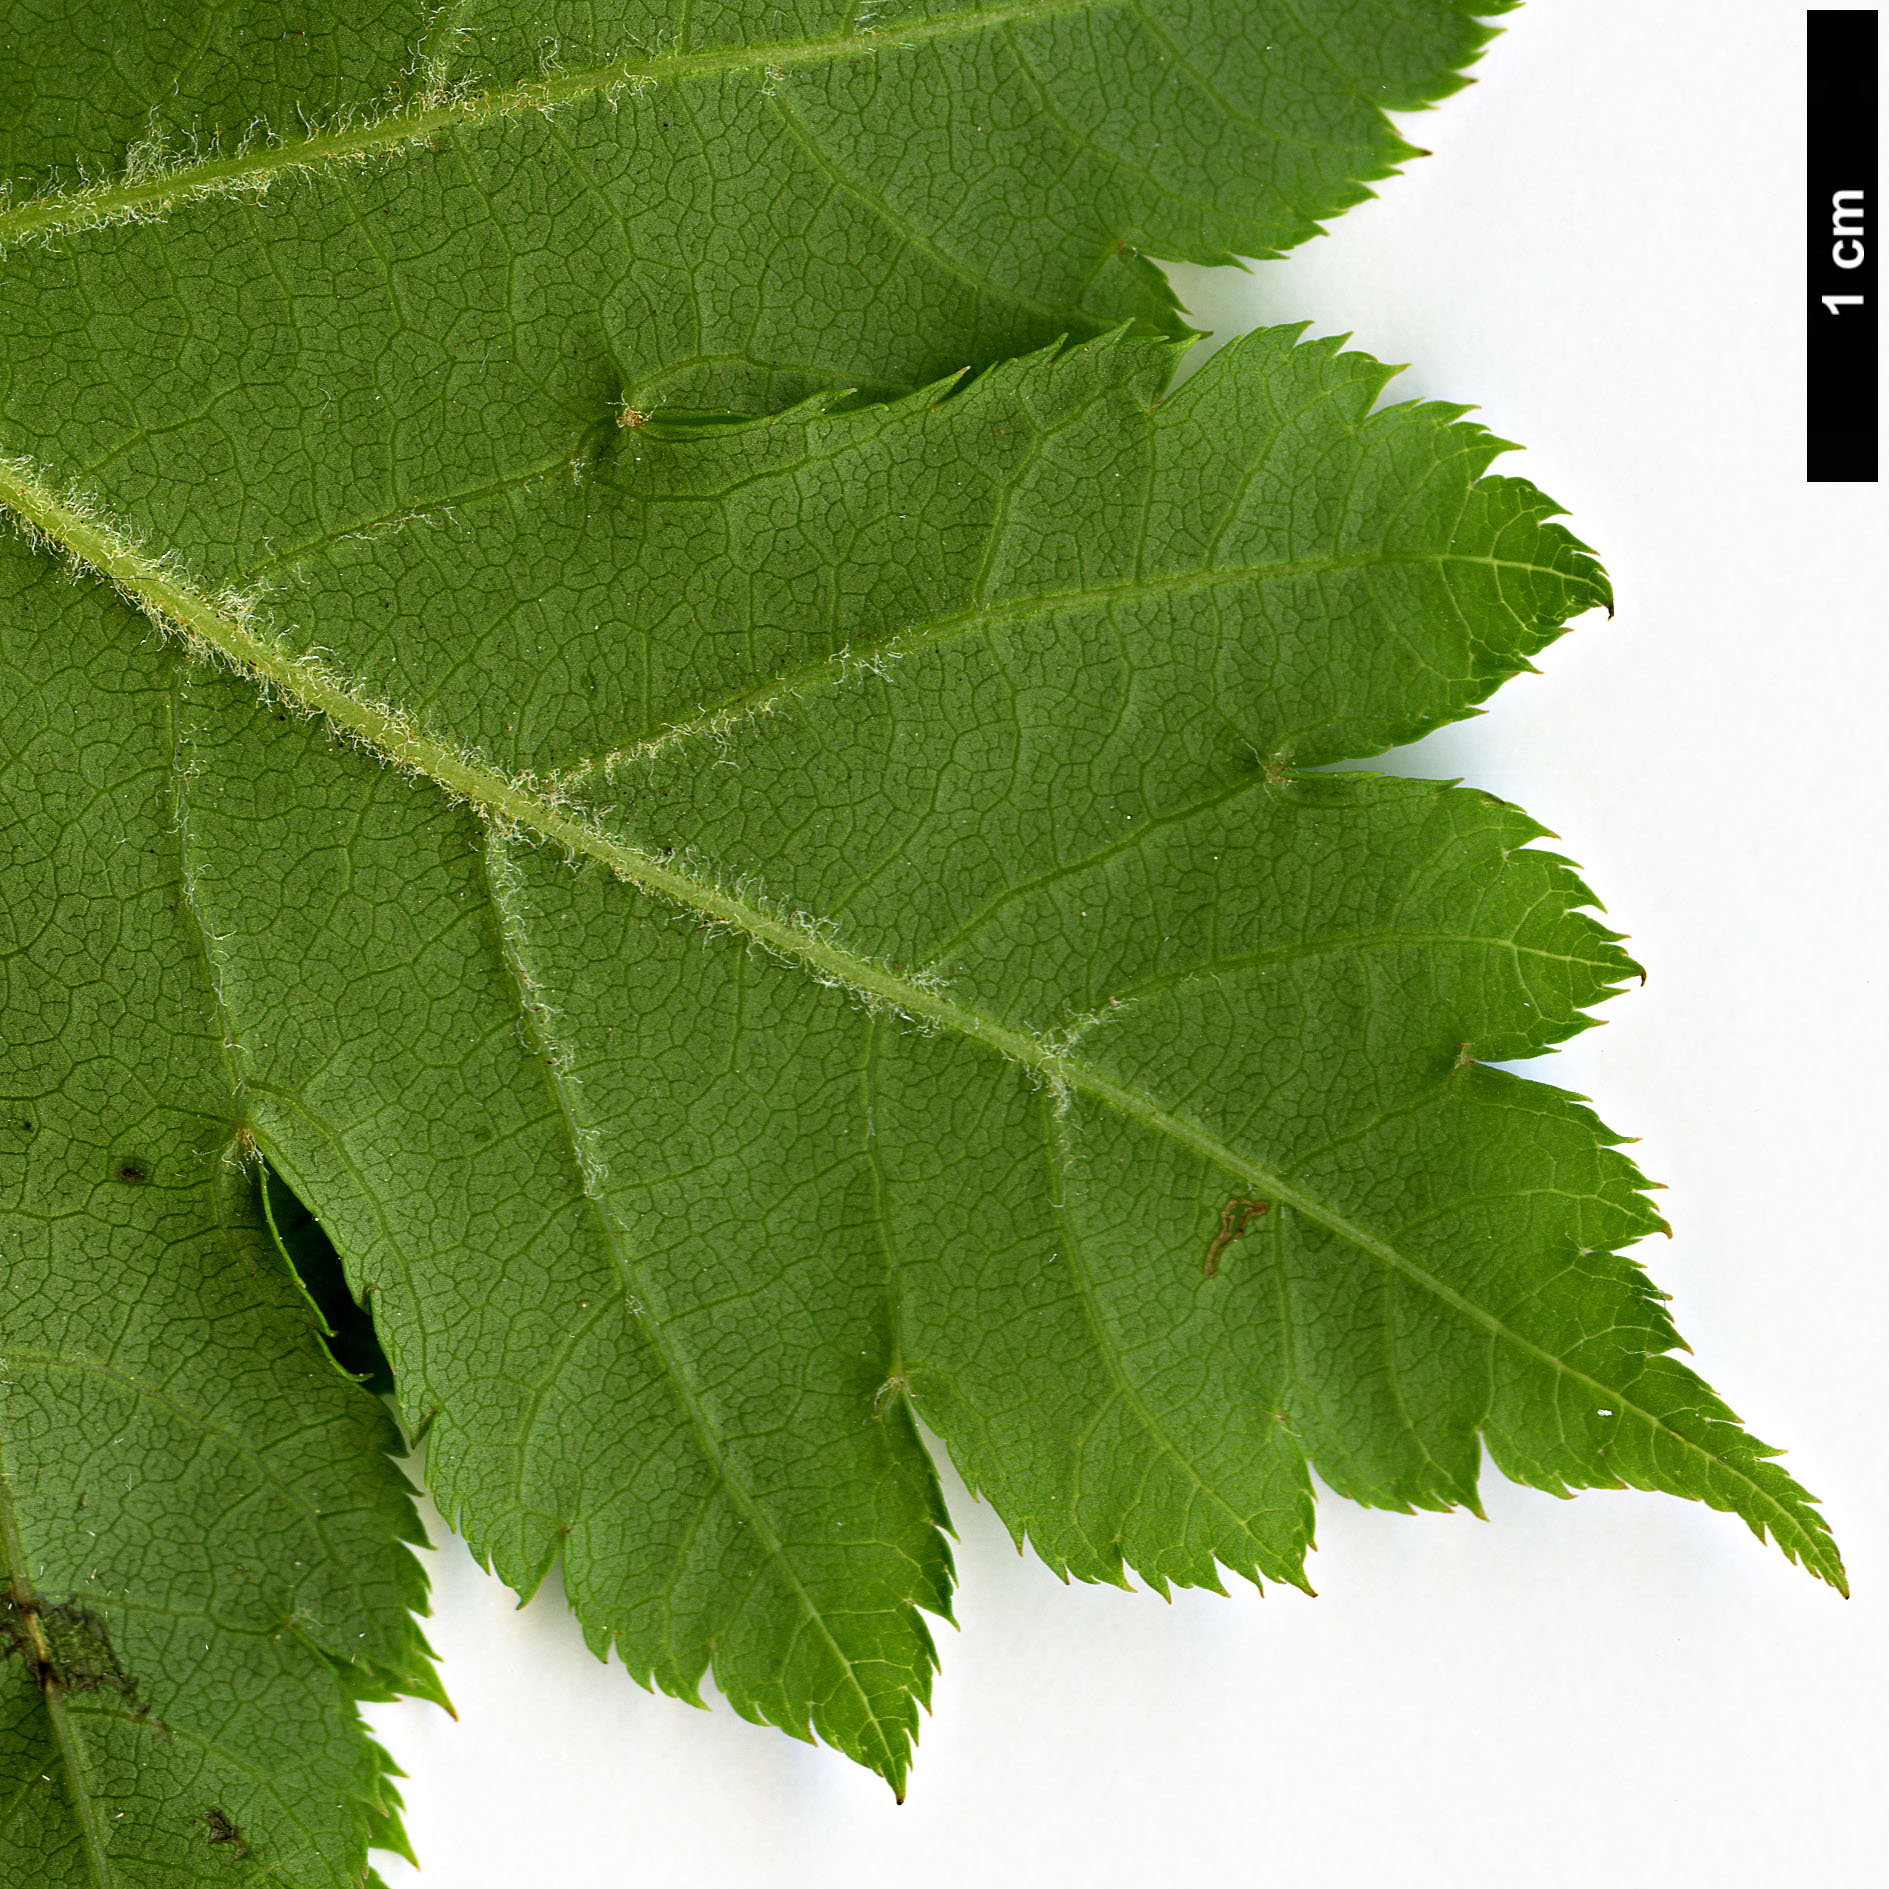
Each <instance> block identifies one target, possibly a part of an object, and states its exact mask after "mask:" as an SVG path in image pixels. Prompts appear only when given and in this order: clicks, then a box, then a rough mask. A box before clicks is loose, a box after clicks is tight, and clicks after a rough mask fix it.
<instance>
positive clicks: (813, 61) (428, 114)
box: [0, 0, 1137, 245]
mask: <svg viewBox="0 0 1889 1889" xmlns="http://www.w3.org/2000/svg"><path fill="white" fill-rule="evenodd" d="M1136 4H1137V0H1010V4H1008V5H998V6H987V7H980V8H977V9H975V10H973V11H969V12H964V13H957V14H952V15H951V16H949V17H948V18H944V19H936V20H924V21H914V22H912V23H910V24H908V25H902V26H892V27H887V28H885V29H884V30H882V31H877V32H874V31H867V32H860V33H850V34H833V35H828V36H827V37H825V38H823V39H805V40H771V41H767V42H764V43H762V44H760V45H748V46H724V47H716V48H712V49H709V50H707V51H702V52H689V53H669V54H664V55H657V56H653V57H652V56H646V55H642V54H636V55H632V56H631V57H628V58H624V59H618V60H614V61H611V62H609V63H607V64H604V65H599V66H590V67H586V68H584V69H583V70H581V71H578V72H556V73H547V74H545V75H543V76H542V77H539V78H535V79H521V80H518V81H515V82H514V83H512V84H509V85H500V86H493V87H490V88H488V89H487V90H484V91H476V92H465V93H457V94H456V93H454V92H451V91H446V92H445V93H444V94H443V95H442V93H441V92H440V91H438V90H434V91H429V92H428V93H425V94H423V95H422V96H421V97H420V99H419V100H418V101H417V102H416V103H415V104H412V105H406V106H401V107H398V108H396V109H395V110H393V111H390V112H387V113H385V114H384V115H383V116H381V117H379V118H373V119H369V120H367V121H365V122H363V123H361V124H355V125H349V124H337V125H334V126H332V127H331V128H329V129H327V130H324V131H318V132H313V133H311V134H309V135H308V136H307V137H303V138H295V139H285V140H283V141H281V142H279V143H271V144H267V145H264V146H263V147H262V148H261V149H258V150H249V151H238V152H236V153H234V154H232V155H230V156H227V157H219V156H213V157H207V158H200V159H198V160H197V161H196V162H195V163H187V164H178V165H175V166H172V167H169V168H167V169H165V170H163V171H162V172H160V173H158V174H157V175H154V176H149V177H136V178H126V179H123V180H121V181H119V182H117V183H111V184H92V185H86V186H83V187H82V188H80V189H77V190H69V191H54V192H48V193H47V194H46V195H44V196H41V197H33V198H28V199H27V200H26V201H25V202H24V203H22V204H20V205H19V206H18V207H17V208H14V209H12V210H5V211H0V245H4V244H5V243H6V242H8V241H9V240H17V239H18V238H20V237H24V236H49V235H54V234H58V233H61V232H67V231H75V230H85V229H91V228H96V227H98V226H100V225H103V224H108V223H115V222H122V221H124V220H126V219H128V218H135V217H137V216H139V215H140V214H143V213H153V212H158V211H161V210H165V209H168V208H170V207H172V206H173V205H175V204H177V203H180V202H185V201H188V200H190V199H192V198H196V197H202V196H210V195H221V194H227V193H234V192H250V191H262V190H266V189H267V188H268V187H269V185H270V183H271V182H272V181H273V180H274V179H275V178H277V177H280V176H285V175H288V174H290V173H293V172H296V171H311V170H322V169H332V168H335V167H338V166H341V165H345V164H350V163H358V162H360V161H362V160H364V159H371V158H374V157H378V156H382V155H386V154H388V153H391V152H394V151H398V150H401V149H403V148H405V147H407V146H410V145H415V144H424V143H426V142H427V141H428V140H429V139H431V138H434V137H437V136H438V135H439V134H440V133H441V132H444V131H451V130H455V129H457V128H459V127H462V126H467V127H470V126H477V125H482V124H488V123H491V122H492V121H494V120H497V119H504V118H517V117H522V116H523V115H524V114H525V113H527V112H534V111H536V112H549V111H554V110H556V109H557V108H558V107H559V106H560V105H570V104H575V103H578V102H580V101H582V100H585V99H590V98H598V97H607V96H609V95H610V94H612V93H615V92H618V91H622V90H629V89H633V88H637V87H642V86H651V85H666V84H674V83H676V82H678V81H681V80H686V79H694V78H710V77H716V76H719V75H722V74H727V73H737V72H754V73H760V74H762V75H764V76H765V75H768V74H769V73H770V72H772V71H783V72H784V71H785V70H786V69H787V68H789V67H792V66H808V65H819V64H822V63H825V62H838V61H842V60H849V59H867V58H872V57H875V56H876V55H877V54H879V53H880V52H888V51H889V52H903V51H907V50H909V49H911V48H913V47H916V46H919V45H923V44H928V43H932V42H935V41H939V40H949V39H961V38H968V37H971V36H973V35H975V34H978V33H984V32H989V31H993V30H995V29H999V28H1002V27H1006V26H1010V25H1013V24H1015V23H1017V22H1019V21H1028V20H1033V19H1039V18H1045V17H1049V16H1053V15H1055V14H1058V13H1076V12H1097V11H1103V10H1109V9H1114V8H1119V7H1125V6H1133V5H1136Z"/></svg>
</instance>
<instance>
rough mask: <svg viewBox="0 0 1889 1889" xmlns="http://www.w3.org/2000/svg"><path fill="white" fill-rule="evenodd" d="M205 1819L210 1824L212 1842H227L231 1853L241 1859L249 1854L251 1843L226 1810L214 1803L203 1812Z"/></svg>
mask: <svg viewBox="0 0 1889 1889" xmlns="http://www.w3.org/2000/svg"><path fill="white" fill-rule="evenodd" d="M203 1821H204V1822H205V1823H206V1824H207V1825H208V1826H209V1829H210V1841H211V1842H212V1843H221V1844H227V1845H228V1846H229V1850H230V1853H231V1854H232V1855H233V1856H236V1857H238V1858H239V1859H240V1858H242V1857H245V1856H247V1855H248V1854H249V1845H248V1843H247V1842H246V1841H245V1840H244V1837H243V1833H242V1831H240V1830H239V1829H237V1827H236V1824H235V1821H234V1820H233V1819H232V1818H231V1817H230V1816H229V1814H228V1813H227V1812H226V1811H221V1810H218V1809H217V1807H216V1806H215V1805H214V1804H212V1805H211V1806H210V1808H209V1809H208V1810H206V1811H205V1812H204V1813H203Z"/></svg>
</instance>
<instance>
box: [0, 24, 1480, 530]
mask: <svg viewBox="0 0 1889 1889" xmlns="http://www.w3.org/2000/svg"><path fill="white" fill-rule="evenodd" d="M1504 10H1505V7H1504V6H1503V5H1502V4H1501V3H1500V0H1475V3H1474V4H1470V3H1469V0H1309V3H1308V0H1293V3H1291V4H1288V0H1007V3H1003V0H1000V3H999V4H995V5H978V4H965V3H964V0H958V3H957V4H952V3H951V0H934V3H933V4H912V0H891V3H890V4H873V3H872V0H867V3H865V4H861V3H860V0H849V4H847V5H844V6H838V5H834V4H831V0H827V3H826V4H820V3H819V0H807V3H806V4H804V5H801V6H799V7H795V8H777V7H769V8H765V9H763V8H757V7H755V6H754V5H752V4H745V5H734V4H722V5H712V6H705V5H694V6H687V7H682V8H679V9H672V8H666V7H656V6H650V5H644V4H637V3H636V0H615V4H605V5H602V6H595V5H584V6H565V5H558V6H551V7H531V8H516V7H514V8H507V7H504V6H482V5H477V4H456V5H449V6H447V7H444V8H442V9H439V10H437V11H435V12H423V11H422V9H420V8H418V7H415V8H413V9H412V10H411V11H410V12H409V11H408V10H407V9H404V8H400V7H392V8H384V9H382V8H374V7H370V6H366V5H362V4H359V0H356V3H355V4H353V5H349V6H344V7H342V8H339V9H332V10H326V11H325V12H324V13H323V15H321V16H320V17H317V18H312V19H298V20H297V21H296V22H294V25H293V30H292V31H289V32H287V33H285V32H284V30H283V22H282V21H281V20H280V19H279V18H278V17H277V16H275V15H274V14H273V13H272V12H271V11H269V10H267V9H262V8H245V9H230V8H224V7H220V6H217V7H212V6H208V5H197V6H192V5H189V4H185V5H182V6H180V7H178V8H177V9H175V10H174V11H173V10H167V11H166V12H165V14H164V15H163V16H162V17H161V18H159V19H157V20H156V21H155V23H152V22H148V21H146V20H144V19H142V18H139V19H135V20H134V19H131V18H123V17H117V16H116V12H115V9H111V8H107V9H104V10H102V11H100V10H94V9H87V10H86V11H84V12H83V13H76V14H73V15H72V16H71V18H70V21H69V23H67V24H64V25H61V26H58V27H53V26H51V25H50V23H46V22H42V21H41V20H40V19H39V18H38V17H37V8H36V7H35V6H32V5H30V4H26V0H21V3H20V4H16V5H15V6H14V7H13V9H12V15H13V20H12V24H11V25H10V27H9V29H8V30H9V33H10V36H11V38H12V39H13V41H14V43H15V45H16V46H18V47H21V48H26V49H30V51H31V54H32V56H29V57H28V58H27V59H25V60H24V61H20V60H18V58H17V55H15V56H14V57H12V58H9V59H6V60H0V70H4V74H5V76H4V77H0V86H6V87H10V88H12V90H13V91H14V93H15V94H16V96H17V103H16V104H15V105H14V108H13V110H12V111H11V112H8V111H4V110H0V122H10V123H11V125H12V126H14V127H16V128H15V129H14V132H13V135H14V139H15V143H14V149H13V154H12V165H11V169H12V178H13V193H14V195H13V201H12V203H11V207H0V248H7V247H8V246H11V253H10V255H9V257H8V259H7V261H6V264H5V280H6V288H5V293H4V295H0V427H5V428H6V429H7V430H9V431H10V432H12V433H13V435H14V437H15V439H16V441H29V440H43V439H45V438H47V437H48V436H50V435H53V434H57V436H58V437H59V438H60V439H61V441H62V446H63V451H64V463H66V464H69V465H71V466H73V467H75V468H77V467H80V466H83V467H85V468H86V469H87V471H88V475H89V476H98V475H101V474H103V473H104V472H105V471H106V469H107V468H108V467H109V468H111V483H112V486H113V489H114V493H115V496H116V500H117V502H118V503H119V504H121V505H125V506H130V507H134V508H141V507H142V506H143V505H144V504H145V503H146V502H147V500H148V501H149V502H150V503H151V504H153V505H155V506H157V507H159V508H160V509H161V508H162V507H163V506H164V502H165V499H166V497H167V496H168V495H169V488H171V487H172V485H173V482H174V481H176V480H177V479H178V477H179V476H180V475H183V476H187V477H188V478H189V480H190V481H191V483H192V484H193V485H197V486H199V487H200V488H201V487H202V486H203V485H208V486H209V487H211V488H213V489H215V488H219V487H220V490H221V494H222V496H223V497H224V498H225V499H226V500H228V501H231V502H233V504H232V509H233V511H234V514H235V515H234V516H216V515H214V514H215V513H217V512H221V511H223V509H224V508H223V507H222V506H214V507H213V509H212V513H211V514H206V515H204V516H203V517H202V518H201V519H200V521H199V526H198V529H199V532H200V533H205V534H208V535H211V536H214V537H217V538H219V539H220V538H221V536H222V535H223V534H224V533H225V532H226V531H231V530H234V531H236V532H237V533H239V534H240V533H243V532H245V531H248V530H263V531H270V532H271V533H272V536H273V539H274V541H275V542H276V543H278V544H280V543H282V542H284V541H285V536H286V538H287V539H289V540H291V541H292V539H293V538H294V537H295V536H297V535H299V533H300V532H301V530H302V529H304V527H305V526H306V527H308V528H313V529H318V530H333V529H340V528H345V527H346V525H347V524H348V523H349V522H350V521H353V520H355V519H357V518H358V517H360V516H362V515H366V516H374V515H378V514H379V512H380V511H381V510H382V508H383V505H382V502H383V500H384V499H385V498H386V497H387V496H389V495H390V494H391V495H393V496H394V498H395V503H396V507H397V506H398V505H400V504H404V503H413V502H416V501H417V500H418V499H419V498H420V497H421V496H422V495H424V496H427V497H431V498H435V499H436V498H438V497H440V496H442V495H443V492H442V486H441V483H440V481H441V478H442V476H444V477H446V478H448V479H449V480H450V481H451V486H450V488H448V489H463V488H464V487H465V486H467V485H474V484H478V483H480V482H481V481H488V482H489V481H491V480H493V479H499V478H504V477H508V476H513V475H515V474H517V473H518V472H519V471H521V470H524V469H527V468H530V467H533V466H536V465H537V464H539V463H540V462H542V460H543V459H544V458H545V457H546V456H547V455H548V454H553V453H560V452H563V451H566V450H568V447H567V440H568V437H569V435H570V433H571V431H572V429H573V427H574V426H577V427H582V426H584V425H587V424H591V423H594V422H596V421H598V420H600V419H601V418H602V417H603V416H605V415H606V414H607V413H608V412H609V411H610V409H611V407H612V406H613V405H614V404H615V403H617V402H619V401H623V400H628V401H630V402H631V403H632V404H635V405H648V404H652V403H654V402H657V401H666V402H676V401H687V402H692V403H696V404H720V405H733V406H738V407H743V408H752V407H756V406H772V405H776V404H779V403H780V402H781V401H783V400H785V399H790V398H795V397H798V396H800V395H802V394H804V393H807V392H810V391H812V390H814V389H816V388H822V387H829V386H832V385H835V384H841V385H846V386H853V387H861V388H865V389H868V390H871V391H877V392H890V391H898V390H905V389H910V388H912V387H916V386H919V385H922V384H925V383H928V382H929V381H931V380H933V379H934V378H936V377H938V376H940V375H943V374H948V373H952V372H955V371H956V370H958V369H959V368H961V367H963V366H965V365H967V364H971V365H982V364H985V363H987V362H989V361H992V360H996V359H999V358H1002V357H1005V356H1008V355H1014V354H1016V353H1019V352H1021V351H1023V350H1026V349H1029V348H1034V347H1039V346H1042V345H1044V344H1045V343H1048V342H1051V341H1054V340H1055V339H1057V338H1058V337H1059V336H1063V335H1089V334H1094V333H1096V332H1098V331H1099V330H1101V329H1103V328H1107V327H1110V326H1113V325H1114V324H1115V323H1116V322H1117V321H1119V320H1121V319H1123V318H1124V317H1128V316H1143V317H1146V318H1148V319H1150V320H1152V321H1155V322H1157V323H1159V324H1162V325H1164V326H1168V327H1170V328H1172V327H1174V326H1175V324H1176V323H1177V321H1178V316H1177V312H1176V310H1175V308H1174V305H1173V301H1172V297H1171V295H1170V294H1169V292H1168V290H1167V287H1166V284H1165V282H1164V281H1163V279H1162V278H1161V276H1160V275H1159V273H1158V272H1157V271H1156V270H1155V269H1154V268H1153V267H1152V266H1151V265H1150V264H1149V263H1148V262H1147V261H1146V260H1145V255H1144V252H1145V253H1146V254H1154V255H1160V256H1165V257H1173V258H1181V259H1186V260H1191V261H1197V262H1212V261H1225V260H1228V259H1230V258H1231V257H1232V256H1234V255H1244V256H1265V255H1271V254H1275V253H1277V252H1278V251H1280V250H1282V249H1284V248H1287V247H1289V246H1291V245H1292V244H1295V243H1298V242H1301V241H1303V240H1304V239H1305V238H1306V237H1308V236H1311V235H1313V234H1314V233H1315V232H1316V230H1317V227H1318V224H1319V221H1320V219H1325V218H1329V217H1330V216H1332V215H1334V214H1336V213H1337V212H1339V211H1341V210H1343V209H1345V208H1346V207H1347V206H1348V205H1350V204H1353V203H1356V202H1358V201H1359V200H1360V199H1361V198H1363V197H1364V196H1366V195H1367V194H1368V192H1367V190H1366V188H1365V180H1369V179H1375V178H1381V177H1384V176H1387V175H1389V174H1390V173H1391V172H1392V170H1393V169H1394V168H1395V167H1396V165H1397V164H1399V163H1400V162H1402V161H1403V160H1405V159H1406V158H1408V157H1409V156H1411V155H1412V154H1413V153H1412V150H1411V147H1410V146H1409V145H1408V144H1406V143H1405V142H1404V140H1402V139H1401V138H1400V137H1399V136H1398V135H1397V134H1396V133H1395V132H1394V131H1393V130H1392V129H1391V127H1390V124H1389V122H1388V121H1387V119H1386V118H1385V117H1384V110H1385V109H1386V108H1388V109H1409V108H1413V107H1417V106H1420V105H1422V104H1424V103H1425V102H1427V101H1430V100H1433V99H1437V98H1440V97H1442V96H1444V95H1446V94H1447V93H1449V92H1451V91H1453V90H1455V89H1456V87H1457V86H1458V85H1459V84H1460V83H1461V80H1460V78H1459V76H1458V75H1459V71H1460V68H1462V67H1463V66H1464V65H1466V64H1467V63H1468V62H1470V61H1471V60H1473V59H1474V57H1475V56H1476V54H1477V53H1478V52H1479V50H1480V49H1481V47H1482V45H1483V43H1484V42H1485V40H1486V39H1487V37H1488V33H1489V29H1488V28H1487V27H1486V26H1485V25H1483V24H1482V23H1481V21H1480V19H1479V18H1478V17H1477V16H1478V15H1485V14H1492V13H1499V12H1502V11H1504ZM42 33H44V34H45V35H46V36H45V37H44V38H42V37H41V35H42ZM87 180H91V181H87ZM259 485H265V486H267V488H268V489H269V502H268V506H267V516H266V517H265V516H263V515H262V514H260V513H258V512H257V511H256V510H254V509H253V506H252V505H251V501H252V499H253V498H254V496H255V494H256V488H257V487H258V486H259ZM153 487H160V488H164V489H163V490H157V491H153V490H152V488H153ZM205 496H206V494H205V493H204V492H203V491H202V490H201V489H199V492H198V498H199V500H201V499H202V498H203V497H205ZM363 508H364V509H363ZM168 522H169V521H160V520H159V519H158V517H157V516H156V515H155V514H154V515H153V517H152V520H151V523H152V524H153V526H154V527H155V528H157V529H159V530H165V529H167V525H168Z"/></svg>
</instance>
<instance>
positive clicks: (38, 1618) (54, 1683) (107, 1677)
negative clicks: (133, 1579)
mask: <svg viewBox="0 0 1889 1889" xmlns="http://www.w3.org/2000/svg"><path fill="white" fill-rule="evenodd" d="M16 1653H17V1654H18V1655H19V1656H20V1657H21V1658H22V1659H24V1660H26V1661H27V1662H28V1663H29V1664H30V1665H31V1666H32V1667H33V1670H34V1673H35V1675H36V1677H37V1678H38V1680H39V1689H40V1691H41V1692H69V1693H76V1692H115V1693H117V1694H118V1696H119V1697H120V1698H121V1699H123V1700H124V1701H125V1702H126V1703H127V1704H128V1705H130V1706H131V1707H132V1708H133V1709H134V1710H136V1711H139V1712H142V1711H143V1710H144V1707H143V1706H142V1705H141V1704H140V1703H139V1700H138V1682H137V1681H136V1680H135V1679H133V1678H132V1676H131V1675H130V1674H129V1673H128V1672H126V1671H125V1669H124V1667H123V1666H121V1665H120V1664H119V1661H118V1655H117V1653H116V1651H114V1649H113V1647H112V1643H111V1636H110V1635H109V1634H108V1633H107V1632H106V1631H105V1623H104V1622H103V1621H102V1620H100V1619H99V1617H98V1615H97V1614H95V1613H93V1612H92V1611H91V1610H90V1609H89V1608H86V1607H81V1606H79V1605H78V1603H77V1602H76V1601H48V1600H45V1599H43V1598H42V1597H41V1596H39V1595H38V1594H35V1593H33V1592H32V1591H31V1590H30V1589H28V1588H26V1587H24V1586H22V1585H21V1584H20V1583H19V1582H17V1581H16V1582H15V1583H14V1584H13V1586H12V1587H11V1588H9V1589H8V1590H7V1591H6V1592H5V1593H3V1594H0V1659H11V1658H12V1657H13V1656H14V1655H15V1654H16Z"/></svg>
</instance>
